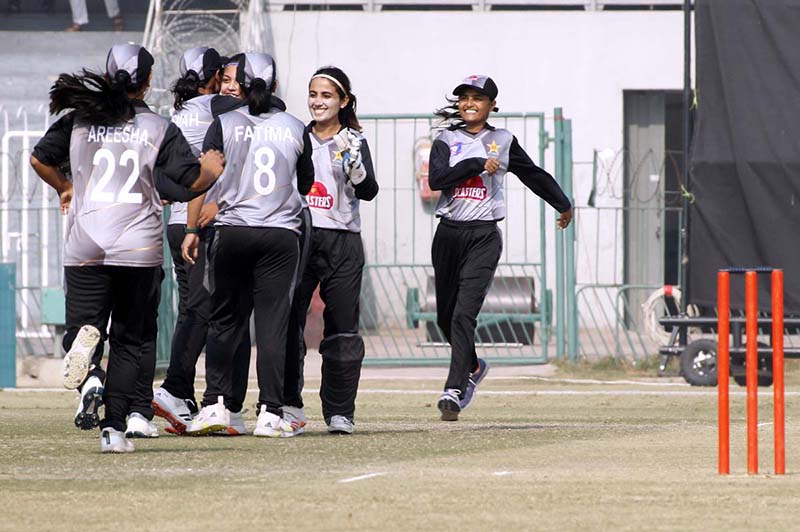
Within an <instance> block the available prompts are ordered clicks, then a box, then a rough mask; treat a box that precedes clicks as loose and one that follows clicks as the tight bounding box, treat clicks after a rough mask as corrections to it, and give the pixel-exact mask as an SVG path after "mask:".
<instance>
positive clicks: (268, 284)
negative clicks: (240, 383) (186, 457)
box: [203, 226, 299, 415]
mask: <svg viewBox="0 0 800 532" xmlns="http://www.w3.org/2000/svg"><path fill="white" fill-rule="evenodd" d="M212 248H213V250H212V255H213V259H212V260H211V261H210V268H209V284H210V292H211V307H212V311H211V320H210V323H209V330H208V337H207V342H206V391H205V394H204V396H203V406H207V405H210V404H213V403H215V402H216V401H217V397H218V396H222V397H223V398H224V401H225V406H226V407H227V408H228V409H229V410H231V411H238V410H241V405H240V404H235V403H234V388H233V381H234V366H235V360H234V359H235V355H236V352H237V348H238V347H239V346H240V345H241V343H242V341H243V339H244V338H246V335H247V332H248V328H249V323H250V313H251V312H252V311H253V310H255V323H256V347H257V358H256V373H257V375H258V387H259V398H258V406H259V407H260V405H266V407H267V410H268V411H269V412H272V413H274V414H278V415H280V414H281V406H282V404H283V386H284V368H285V363H286V330H287V327H288V324H289V311H290V309H291V304H292V301H291V297H292V293H293V291H294V287H293V284H294V282H295V272H296V269H297V260H298V256H299V249H298V238H297V234H296V233H295V232H293V231H290V230H288V229H280V228H272V227H233V226H222V227H217V234H216V236H215V238H214V241H213V243H212ZM248 355H249V354H248Z"/></svg>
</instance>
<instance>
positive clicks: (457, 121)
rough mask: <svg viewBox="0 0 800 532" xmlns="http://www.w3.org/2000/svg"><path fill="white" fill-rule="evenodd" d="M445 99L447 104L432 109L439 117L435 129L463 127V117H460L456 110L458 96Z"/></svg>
mask: <svg viewBox="0 0 800 532" xmlns="http://www.w3.org/2000/svg"><path fill="white" fill-rule="evenodd" d="M445 99H446V100H447V105H445V106H444V107H442V108H440V109H437V110H436V111H434V114H435V115H436V116H438V117H439V118H441V120H440V121H439V123H438V124H436V127H435V129H444V128H448V127H452V128H460V127H464V126H465V125H466V124H464V119H463V118H461V114H460V113H459V112H458V96H456V97H455V98H452V97H447V98H445Z"/></svg>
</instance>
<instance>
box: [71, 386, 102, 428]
mask: <svg viewBox="0 0 800 532" xmlns="http://www.w3.org/2000/svg"><path fill="white" fill-rule="evenodd" d="M101 406H103V383H102V382H101V381H100V378H99V377H97V376H96V375H92V376H91V377H89V378H88V379H86V382H85V383H84V384H83V387H81V398H80V399H79V400H78V411H77V412H75V426H76V427H78V428H79V429H81V430H92V429H93V428H95V427H96V426H97V425H99V424H100V415H99V413H98V410H99V409H100V407H101Z"/></svg>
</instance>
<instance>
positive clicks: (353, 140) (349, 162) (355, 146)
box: [333, 128, 367, 185]
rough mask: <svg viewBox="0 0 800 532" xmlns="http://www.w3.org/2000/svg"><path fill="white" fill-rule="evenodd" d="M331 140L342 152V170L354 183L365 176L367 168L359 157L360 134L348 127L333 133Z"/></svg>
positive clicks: (361, 180)
mask: <svg viewBox="0 0 800 532" xmlns="http://www.w3.org/2000/svg"><path fill="white" fill-rule="evenodd" d="M333 141H334V142H335V143H336V147H337V148H338V149H339V150H340V151H341V153H342V170H344V173H345V175H347V177H348V178H349V179H350V182H351V183H352V184H354V185H358V184H360V183H361V182H363V181H364V179H366V178H367V170H366V169H365V168H364V162H363V161H362V159H361V135H359V134H358V133H357V132H356V131H353V130H352V129H349V128H344V129H342V130H341V131H340V132H339V133H337V134H336V135H334V137H333Z"/></svg>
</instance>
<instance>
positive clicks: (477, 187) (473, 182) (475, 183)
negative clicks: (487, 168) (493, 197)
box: [453, 175, 486, 201]
mask: <svg viewBox="0 0 800 532" xmlns="http://www.w3.org/2000/svg"><path fill="white" fill-rule="evenodd" d="M453 199H468V200H478V201H481V200H483V199H486V185H484V184H483V178H482V177H481V176H479V175H476V176H475V177H470V178H469V179H467V180H465V181H463V182H461V184H459V185H457V186H456V187H455V188H454V189H453Z"/></svg>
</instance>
